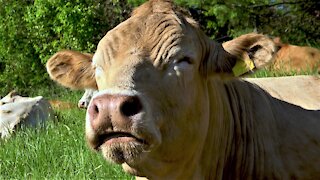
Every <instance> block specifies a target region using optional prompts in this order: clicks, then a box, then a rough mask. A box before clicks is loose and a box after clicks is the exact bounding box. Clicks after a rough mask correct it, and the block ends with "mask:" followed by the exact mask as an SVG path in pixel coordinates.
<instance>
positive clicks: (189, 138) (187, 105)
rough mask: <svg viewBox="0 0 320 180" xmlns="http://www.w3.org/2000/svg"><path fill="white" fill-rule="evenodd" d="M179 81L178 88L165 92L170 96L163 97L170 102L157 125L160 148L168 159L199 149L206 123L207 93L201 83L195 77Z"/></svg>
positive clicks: (174, 158)
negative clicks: (162, 121)
mask: <svg viewBox="0 0 320 180" xmlns="http://www.w3.org/2000/svg"><path fill="white" fill-rule="evenodd" d="M188 78H190V77H188ZM179 81H180V82H179V86H178V87H176V89H177V90H179V91H177V92H172V91H171V92H169V93H170V94H171V96H170V97H168V98H167V99H169V100H171V102H169V103H167V104H166V105H165V106H164V107H171V108H169V109H166V110H165V112H166V117H165V120H164V124H163V125H162V127H161V135H162V138H163V143H162V146H161V150H160V151H162V152H163V157H166V158H168V160H170V161H174V160H178V159H182V158H184V157H185V156H189V155H190V154H194V153H195V152H196V151H199V147H202V146H201V144H203V142H204V139H205V134H206V131H207V127H208V124H209V122H208V119H209V115H208V114H209V113H208V112H209V110H208V108H209V105H208V95H207V92H206V91H205V85H204V83H202V82H201V80H200V78H199V79H198V78H196V77H194V78H191V79H188V80H185V79H182V80H179ZM182 82H183V83H182ZM168 104H169V105H168ZM182 152H183V153H182Z"/></svg>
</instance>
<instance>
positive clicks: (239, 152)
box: [202, 80, 264, 179]
mask: <svg viewBox="0 0 320 180" xmlns="http://www.w3.org/2000/svg"><path fill="white" fill-rule="evenodd" d="M213 84H214V85H212V86H213V88H215V90H211V92H214V93H216V94H211V97H210V101H211V102H210V103H211V104H210V105H211V106H212V107H211V111H212V113H211V115H212V116H211V117H210V127H209V130H208V132H209V134H208V137H207V141H206V142H207V144H206V148H205V149H204V152H203V155H204V156H203V158H202V161H203V163H202V164H203V166H204V167H203V169H205V170H204V172H209V174H207V175H205V176H206V177H205V179H236V178H237V177H243V178H245V177H252V176H253V175H254V174H255V171H256V169H255V168H258V169H259V168H262V167H263V164H257V162H264V161H263V159H262V158H263V157H264V156H263V155H262V156H259V155H258V150H259V149H260V148H261V145H262V144H263V143H260V139H254V137H257V136H255V135H254V134H256V132H255V128H254V123H255V122H254V121H253V113H252V106H253V103H252V98H251V94H250V88H249V86H248V84H247V83H245V82H242V81H239V80H228V81H226V82H222V81H221V82H214V83H213ZM217 87H218V88H220V89H217ZM259 143H260V144H259Z"/></svg>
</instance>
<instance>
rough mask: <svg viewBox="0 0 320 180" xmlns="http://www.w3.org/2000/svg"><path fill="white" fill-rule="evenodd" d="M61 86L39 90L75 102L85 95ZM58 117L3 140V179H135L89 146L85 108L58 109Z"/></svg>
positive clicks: (0, 168) (0, 170) (0, 171)
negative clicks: (39, 126) (85, 125)
mask: <svg viewBox="0 0 320 180" xmlns="http://www.w3.org/2000/svg"><path fill="white" fill-rule="evenodd" d="M57 89H58V90H56V91H60V92H59V93H58V94H56V93H55V94H52V93H50V92H49V91H48V89H45V88H43V89H38V90H37V91H39V92H38V93H40V94H41V95H43V96H44V97H47V96H48V98H59V97H58V96H60V98H59V99H61V100H64V101H69V102H73V103H75V104H76V103H77V101H78V100H79V99H80V97H81V95H82V94H81V93H82V92H80V91H76V92H72V91H69V90H65V89H62V88H57ZM41 92H42V93H41ZM50 96H51V97H50ZM54 119H55V120H54V121H51V122H49V123H48V124H47V126H46V127H45V128H42V129H37V130H36V129H23V131H22V130H20V131H17V132H16V133H15V134H14V135H13V136H12V137H11V138H10V139H8V140H6V141H4V140H0V147H1V148H0V179H134V178H133V177H130V176H128V175H126V174H125V173H124V172H123V171H122V169H121V166H118V165H112V164H110V163H107V162H106V161H105V160H104V159H103V158H102V156H101V155H100V154H97V153H95V152H93V151H92V150H91V149H89V148H88V146H87V144H86V142H85V138H84V124H85V110H83V109H78V108H72V109H66V110H56V111H55V118H54Z"/></svg>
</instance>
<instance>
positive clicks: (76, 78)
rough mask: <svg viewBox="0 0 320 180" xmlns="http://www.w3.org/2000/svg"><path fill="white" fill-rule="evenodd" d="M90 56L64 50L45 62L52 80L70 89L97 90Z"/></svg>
mask: <svg viewBox="0 0 320 180" xmlns="http://www.w3.org/2000/svg"><path fill="white" fill-rule="evenodd" d="M91 63H92V55H91V54H83V53H80V52H77V51H71V50H64V51H59V52H57V53H56V54H54V55H53V56H52V57H51V58H50V59H49V60H48V62H47V64H46V67H47V72H48V73H49V76H50V78H51V79H52V80H54V81H56V82H58V83H59V84H61V85H63V86H65V87H69V88H72V89H88V88H90V89H97V83H96V80H95V76H94V69H93V68H92V65H91Z"/></svg>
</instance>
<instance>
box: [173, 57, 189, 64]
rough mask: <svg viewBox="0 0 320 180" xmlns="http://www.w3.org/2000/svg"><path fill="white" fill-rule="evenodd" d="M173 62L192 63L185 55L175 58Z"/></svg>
mask: <svg viewBox="0 0 320 180" xmlns="http://www.w3.org/2000/svg"><path fill="white" fill-rule="evenodd" d="M175 63H177V64H180V63H187V64H192V61H191V59H190V58H189V57H187V56H185V57H182V58H180V59H178V60H176V61H175Z"/></svg>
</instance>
